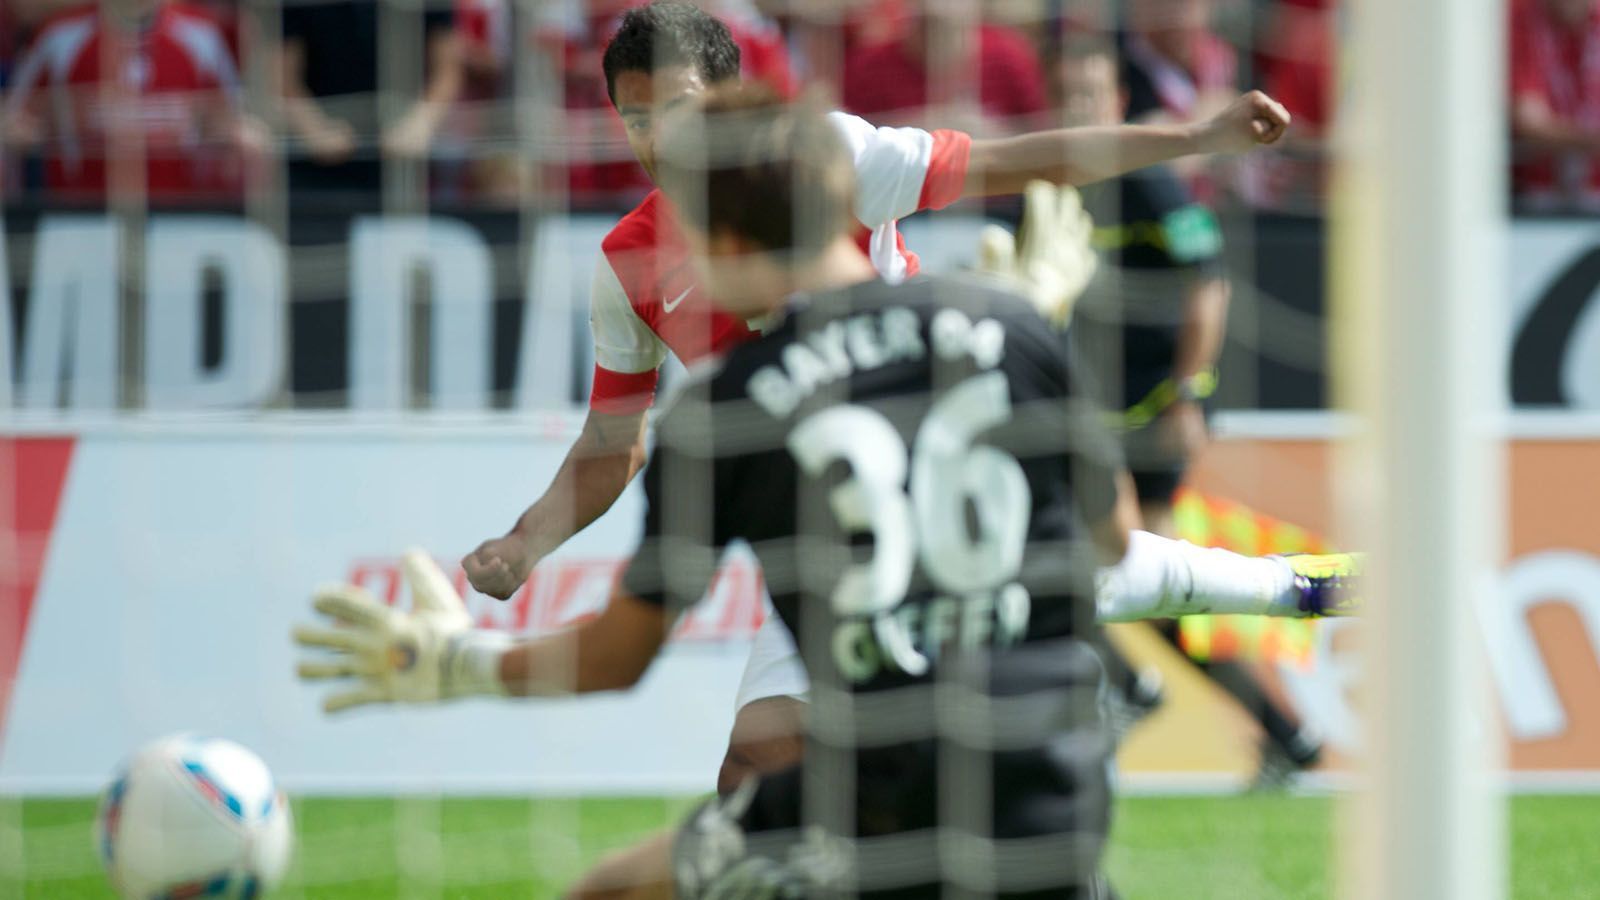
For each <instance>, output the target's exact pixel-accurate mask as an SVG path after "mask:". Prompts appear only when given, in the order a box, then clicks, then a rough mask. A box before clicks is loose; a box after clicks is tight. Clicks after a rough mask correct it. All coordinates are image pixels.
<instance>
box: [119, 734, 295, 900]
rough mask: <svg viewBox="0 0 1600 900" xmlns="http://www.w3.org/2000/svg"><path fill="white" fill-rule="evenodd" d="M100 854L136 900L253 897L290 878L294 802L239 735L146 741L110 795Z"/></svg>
mask: <svg viewBox="0 0 1600 900" xmlns="http://www.w3.org/2000/svg"><path fill="white" fill-rule="evenodd" d="M95 836H96V839H97V842H98V844H99V848H100V859H101V862H103V863H104V864H105V867H106V873H107V874H108V875H109V876H110V878H111V883H112V884H113V885H114V886H115V887H116V889H117V892H118V893H120V894H121V895H122V896H123V897H126V898H128V900H168V898H171V900H179V898H190V897H228V898H234V900H247V898H252V897H256V896H258V895H259V894H262V893H265V892H266V891H268V890H270V889H271V888H272V887H273V886H274V885H276V884H277V883H278V881H279V879H281V878H282V877H283V872H284V870H285V869H286V868H288V865H289V854H290V851H291V850H292V849H293V845H294V829H293V825H292V820H291V818H290V814H289V803H288V801H287V800H286V799H285V798H284V796H283V792H282V791H280V790H278V787H277V785H276V784H275V783H274V782H273V779H272V773H271V772H269V771H267V766H266V763H263V762H262V761H261V758H260V757H258V756H256V755H255V754H254V753H251V752H250V751H249V750H246V749H245V748H243V747H241V746H239V745H238V744H235V743H233V742H232V741H224V740H217V739H215V738H202V737H195V736H193V735H188V734H180V735H174V736H172V737H167V738H162V739H161V740H158V741H155V742H153V743H151V744H148V745H146V746H145V747H143V748H141V749H140V750H139V752H137V753H135V754H134V756H133V758H132V759H131V760H129V761H128V762H127V764H126V765H125V766H124V767H123V768H122V770H121V771H120V772H118V773H117V776H116V777H115V778H113V779H112V781H111V785H110V786H109V787H107V788H106V792H105V796H104V797H102V798H101V802H100V812H99V815H98V816H97V817H96V820H95Z"/></svg>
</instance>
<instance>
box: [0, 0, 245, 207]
mask: <svg viewBox="0 0 1600 900" xmlns="http://www.w3.org/2000/svg"><path fill="white" fill-rule="evenodd" d="M106 9H107V11H108V12H109V15H108V16H102V15H101V7H100V5H99V4H94V5H89V6H85V7H81V8H77V9H74V10H71V11H69V12H65V13H62V14H60V15H59V16H57V17H55V18H54V19H52V20H51V21H50V22H49V23H47V24H46V25H44V26H43V27H42V28H41V29H40V30H39V33H38V35H37V36H36V37H35V39H34V41H33V43H32V45H31V46H30V47H29V48H28V50H27V52H26V53H25V54H24V55H23V57H22V58H21V59H20V60H19V62H18V64H17V66H16V69H15V71H14V72H13V85H12V90H11V91H10V93H9V96H8V97H7V102H6V108H5V113H4V117H5V122H4V125H5V134H6V138H7V142H8V143H10V144H11V145H12V146H20V147H29V148H39V149H42V151H43V153H44V156H45V183H46V187H47V188H48V189H49V190H50V192H51V193H52V194H53V195H55V196H56V197H58V198H64V199H67V198H70V199H78V200H99V199H103V198H104V197H105V194H106V191H107V187H108V182H112V181H115V182H117V184H118V186H119V187H126V188H128V189H130V190H139V189H142V190H143V191H144V193H145V194H146V195H147V196H148V197H149V198H150V199H152V200H155V201H158V202H170V201H175V200H192V199H215V198H218V197H231V196H237V194H238V193H239V191H240V189H241V188H242V185H243V175H244V172H243V170H244V166H245V165H246V163H247V162H248V161H249V160H250V159H251V158H253V157H254V156H255V155H256V154H259V153H260V152H261V150H262V147H263V146H264V144H265V138H264V135H263V134H262V132H261V131H260V129H259V127H258V126H257V125H255V123H254V122H253V121H252V120H251V119H250V118H249V117H247V116H245V115H244V114H243V113H242V111H241V107H240V102H239V100H240V98H239V79H238V73H237V67H236V65H235V61H234V59H233V57H232V54H231V52H230V50H229V48H228V44H227V40H226V38H225V36H224V35H223V33H222V31H221V30H220V29H219V28H218V27H217V24H216V22H215V21H214V20H213V19H212V18H211V17H210V16H209V15H208V14H206V13H204V12H202V11H199V10H196V9H193V8H191V7H189V6H186V5H183V4H180V3H175V2H164V0H114V2H111V3H108V4H107V5H106ZM117 157H123V158H127V159H131V160H134V161H137V160H139V159H141V158H142V159H143V172H142V173H141V174H142V185H141V184H139V183H138V182H130V181H124V180H123V179H124V178H128V177H130V176H127V175H123V174H121V172H122V171H125V170H122V169H119V167H118V166H117V165H116V164H115V160H116V158H117Z"/></svg>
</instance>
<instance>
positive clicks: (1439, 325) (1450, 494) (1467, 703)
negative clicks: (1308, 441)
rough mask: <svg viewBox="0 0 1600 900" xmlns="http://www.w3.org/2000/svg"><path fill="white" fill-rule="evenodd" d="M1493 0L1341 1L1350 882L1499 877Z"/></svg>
mask: <svg viewBox="0 0 1600 900" xmlns="http://www.w3.org/2000/svg"><path fill="white" fill-rule="evenodd" d="M1504 5H1505V4H1504V0H1402V2H1395V0H1358V2H1352V3H1350V4H1347V9H1346V15H1347V16H1348V17H1349V18H1347V19H1346V21H1345V25H1346V26H1347V27H1346V28H1345V29H1344V32H1343V34H1342V35H1341V37H1342V41H1341V47H1342V50H1343V53H1344V54H1345V56H1344V58H1343V59H1342V63H1343V69H1342V73H1341V74H1342V77H1341V80H1340V81H1341V103H1342V106H1341V115H1342V117H1343V118H1342V120H1341V125H1340V133H1339V137H1338V143H1337V155H1338V157H1339V172H1338V177H1337V185H1336V189H1335V191H1334V195H1335V199H1334V246H1333V256H1332V265H1331V267H1330V271H1331V273H1332V274H1331V278H1332V282H1333V284H1332V288H1333V292H1332V296H1333V298H1334V300H1333V310H1334V315H1333V328H1334V349H1333V357H1334V360H1333V362H1334V368H1335V371H1336V373H1337V375H1336V396H1337V398H1338V401H1339V403H1340V405H1341V406H1343V407H1345V408H1347V409H1351V410H1353V411H1354V412H1355V413H1356V415H1357V420H1358V421H1359V422H1360V425H1359V426H1358V427H1357V429H1356V435H1355V436H1354V437H1353V438H1352V439H1351V440H1350V441H1349V442H1347V452H1346V453H1345V454H1344V458H1343V460H1342V468H1341V473H1340V477H1341V481H1340V483H1339V489H1340V495H1341V497H1342V498H1344V501H1345V502H1346V503H1347V504H1348V511H1349V513H1350V515H1349V516H1348V517H1347V522H1348V523H1349V526H1350V527H1349V529H1348V534H1347V535H1346V539H1347V540H1349V541H1352V542H1355V543H1356V544H1358V545H1359V546H1362V547H1367V548H1370V549H1371V550H1372V551H1373V557H1372V567H1373V572H1374V578H1373V580H1372V583H1373V589H1372V592H1371V597H1370V606H1369V610H1370V612H1369V618H1370V623H1371V624H1370V627H1369V628H1368V630H1367V634H1368V637H1367V641H1368V643H1367V646H1366V652H1367V666H1366V685H1365V689H1364V696H1363V699H1364V705H1365V708H1366V710H1367V716H1366V721H1367V725H1368V738H1369V739H1368V740H1367V742H1366V747H1365V756H1366V760H1367V766H1366V778H1365V779H1364V786H1363V789H1362V790H1361V791H1359V792H1357V794H1356V797H1355V799H1354V800H1353V802H1352V804H1350V805H1351V807H1352V808H1351V809H1349V810H1347V812H1349V813H1350V814H1349V815H1347V816H1346V817H1345V825H1346V828H1345V830H1344V832H1343V838H1344V841H1343V846H1344V856H1345V865H1344V873H1345V879H1344V882H1343V884H1342V895H1343V896H1345V897H1350V898H1357V897H1359V898H1362V900H1370V898H1396V900H1398V898H1405V900H1424V898H1439V900H1445V898H1449V900H1489V898H1496V897H1500V896H1503V895H1504V893H1505V880H1506V879H1505V871H1506V868H1505V863H1504V859H1505V842H1504V840H1503V828H1502V819H1503V813H1502V799H1501V791H1500V790H1499V789H1498V784H1497V782H1498V779H1499V778H1500V765H1499V762H1500V755H1501V753H1500V750H1499V749H1498V748H1499V744H1498V740H1497V738H1496V737H1495V736H1494V735H1495V727H1494V725H1493V721H1494V720H1493V718H1492V716H1491V715H1490V714H1489V707H1488V703H1487V698H1488V696H1489V693H1488V691H1487V690H1486V688H1487V679H1486V677H1485V673H1484V670H1485V666H1484V662H1483V660H1484V657H1483V652H1482V648H1481V646H1480V644H1479V642H1478V640H1477V638H1476V634H1477V630H1476V628H1475V623H1474V621H1473V615H1474V610H1475V609H1476V608H1477V607H1478V603H1477V601H1478V594H1479V593H1480V592H1483V591H1487V590H1489V587H1490V584H1491V583H1492V579H1493V573H1494V567H1495V565H1496V564H1497V563H1498V561H1499V558H1500V552H1499V549H1500V543H1501V542H1500V530H1501V528H1502V526H1501V519H1502V506H1503V503H1502V490H1501V484H1502V474H1501V472H1500V469H1499V467H1498V466H1497V465H1496V464H1495V463H1496V459H1497V458H1496V455H1495V452H1494V448H1495V446H1496V441H1497V439H1498V436H1497V435H1494V434H1492V433H1491V432H1492V429H1494V428H1496V427H1497V426H1498V424H1499V423H1500V422H1502V421H1503V416H1502V412H1503V409H1504V405H1505V400H1504V397H1505V390H1504V388H1503V384H1504V379H1503V375H1502V366H1501V365H1500V360H1501V356H1502V354H1501V350H1500V346H1499V344H1500V343H1503V338H1499V335H1500V334H1501V333H1503V331H1504V324H1503V322H1504V319H1505V318H1506V310H1507V308H1508V304H1507V303H1506V302H1505V300H1504V298H1503V297H1502V296H1501V294H1502V293H1503V291H1504V290H1505V288H1504V285H1505V284H1506V280H1505V278H1504V277H1503V274H1504V273H1503V272H1502V271H1501V265H1500V260H1501V258H1502V255H1503V253H1504V248H1505V231H1506V229H1505V217H1506V211H1505V210H1506V205H1507V198H1506V192H1505V166H1506V154H1505V151H1504V144H1505V142H1506V134H1507V125H1506V121H1507V120H1506V103H1505V99H1504V98H1505V95H1506V81H1505V77H1504V71H1505V65H1504V62H1503V57H1504V55H1505V46H1506V45H1505V20H1506V10H1505V8H1504Z"/></svg>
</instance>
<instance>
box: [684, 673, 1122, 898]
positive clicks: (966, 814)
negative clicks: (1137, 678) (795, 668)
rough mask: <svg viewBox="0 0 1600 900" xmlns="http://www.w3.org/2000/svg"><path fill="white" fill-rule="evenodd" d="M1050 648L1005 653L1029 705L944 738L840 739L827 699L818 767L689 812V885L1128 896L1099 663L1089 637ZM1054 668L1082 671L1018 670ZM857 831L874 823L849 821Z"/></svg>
mask: <svg viewBox="0 0 1600 900" xmlns="http://www.w3.org/2000/svg"><path fill="white" fill-rule="evenodd" d="M1064 643H1065V644H1070V645H1071V646H1070V649H1069V650H1068V651H1067V652H1062V649H1061V648H1062V646H1063V644H1064ZM1026 646H1029V647H1030V648H1031V647H1032V645H1026ZM1038 650H1039V652H1038V653H1037V654H1035V653H1027V654H1016V653H1015V651H1013V652H1011V653H1007V654H1005V656H1006V657H1009V658H1010V662H1011V663H1015V664H1016V665H1012V666H1008V665H1005V664H1002V663H1000V662H997V663H996V665H995V667H994V669H995V672H994V674H995V676H996V680H995V682H994V684H995V686H996V687H998V688H999V689H998V690H997V691H996V693H995V694H993V695H991V696H994V697H997V698H1000V699H1001V700H1002V701H1005V700H1013V699H1020V705H1017V706H1013V707H1011V708H1009V709H1006V708H1004V704H1003V703H1001V704H996V705H995V706H993V707H990V708H988V709H986V710H985V711H984V714H983V718H982V721H983V722H985V723H987V724H989V725H991V726H994V725H998V726H999V727H994V728H993V730H992V732H990V733H989V736H979V737H974V733H973V732H967V731H962V730H961V729H959V728H957V729H955V730H954V731H951V730H946V729H943V728H941V731H942V732H943V733H944V734H945V737H943V738H942V739H925V740H920V741H915V742H911V743H904V744H899V745H895V746H891V747H876V748H869V749H864V750H857V749H854V748H853V747H850V748H846V747H843V746H841V744H842V743H844V742H840V741H836V740H830V737H829V735H828V734H826V733H825V732H826V729H825V728H823V727H819V726H818V723H817V722H816V721H815V714H816V713H818V712H819V711H820V710H818V709H813V714H814V720H813V733H812V740H811V741H810V743H809V744H808V747H807V756H806V762H805V764H804V766H803V767H797V768H794V769H790V770H788V771H785V772H781V773H778V774H775V775H769V776H765V777H762V778H760V779H752V780H751V781H749V782H746V784H745V785H744V786H742V787H741V788H739V789H738V790H736V791H734V792H733V793H731V794H729V795H728V796H727V797H723V798H719V799H715V800H712V801H710V802H708V803H706V804H705V805H704V806H702V807H700V808H699V809H697V810H696V811H695V812H694V813H692V814H691V815H690V816H689V818H688V820H687V821H686V822H685V823H684V825H683V827H682V828H681V830H680V831H679V833H678V837H677V839H676V841H675V844H674V847H673V866H674V873H675V876H676V879H677V888H678V896H679V897H682V898H688V900H692V898H700V897H750V898H761V897H771V898H791V897H793V898H798V897H806V898H810V897H827V898H832V897H841V898H843V897H861V898H872V900H902V898H903V900H912V898H929V897H940V896H944V897H972V898H979V897H997V898H1008V900H1013V898H1014V900H1023V898H1041V900H1042V898H1046V897H1049V898H1058V900H1059V898H1097V900H1098V898H1106V897H1112V896H1114V895H1113V894H1112V893H1111V891H1110V888H1109V886H1108V885H1107V884H1106V882H1105V880H1104V878H1102V877H1101V875H1100V871H1099V869H1100V857H1101V853H1102V850H1103V848H1104V845H1105V838H1106V833H1107V830H1108V828H1109V826H1110V785H1109V767H1108V764H1109V758H1110V751H1111V742H1110V738H1109V735H1108V734H1107V732H1106V729H1105V728H1104V726H1103V724H1102V723H1101V721H1100V719H1099V716H1098V714H1097V712H1092V711H1091V710H1097V709H1098V703H1097V698H1096V697H1095V696H1094V693H1095V691H1096V690H1097V689H1098V685H1099V676H1098V671H1099V663H1098V661H1097V660H1096V659H1094V657H1093V654H1092V651H1089V652H1088V653H1087V656H1085V651H1087V648H1086V647H1084V646H1083V644H1082V643H1081V642H1052V643H1051V644H1049V645H1047V646H1044V647H1040V648H1038ZM1029 657H1032V658H1031V659H1030V658H1029ZM1004 668H1011V669H1013V670H1014V672H1013V674H1019V675H1020V678H1013V677H1011V675H1007V674H1003V673H1002V672H1001V670H1002V669H1004ZM1041 669H1049V670H1052V671H1051V674H1052V675H1055V674H1061V673H1063V672H1066V671H1068V670H1074V669H1075V670H1078V672H1077V674H1075V675H1074V677H1073V678H1072V679H1071V682H1070V683H1069V684H1068V685H1064V684H1062V683H1061V682H1059V681H1057V682H1056V686H1055V687H1053V688H1051V689H1049V690H1045V691H1032V690H1030V691H1028V692H1027V695H1026V697H1024V698H1019V695H1018V693H1017V692H1014V691H1008V690H1006V689H1005V687H1004V686H1002V683H1003V682H1005V681H1007V680H1011V681H1014V682H1019V681H1030V680H1033V679H1035V678H1036V677H1037V676H1038V675H1039V674H1040V670H1041ZM1077 675H1084V676H1085V679H1084V680H1080V678H1079V677H1077ZM924 698H925V699H927V701H928V702H930V703H931V702H933V701H932V699H931V698H932V693H931V692H923V693H922V694H916V693H908V694H906V695H905V696H904V697H897V698H896V699H895V701H894V702H895V703H896V704H897V706H900V707H902V708H903V707H905V706H909V705H913V704H915V703H917V702H920V699H924ZM941 702H942V701H941ZM980 704H981V698H980ZM950 721H951V719H950V715H949V712H948V710H946V712H945V718H944V720H943V722H944V723H945V724H946V725H947V724H948V723H949V722H950ZM1017 723H1021V724H1020V725H1018V727H1012V726H1013V725H1015V724H1017ZM1052 723H1053V725H1052ZM808 781H809V783H808ZM840 819H842V820H843V821H842V822H841V821H839V820H840ZM830 820H831V821H830ZM850 832H853V833H854V834H856V835H859V837H856V838H854V839H849V838H845V837H840V835H843V834H848V833H850Z"/></svg>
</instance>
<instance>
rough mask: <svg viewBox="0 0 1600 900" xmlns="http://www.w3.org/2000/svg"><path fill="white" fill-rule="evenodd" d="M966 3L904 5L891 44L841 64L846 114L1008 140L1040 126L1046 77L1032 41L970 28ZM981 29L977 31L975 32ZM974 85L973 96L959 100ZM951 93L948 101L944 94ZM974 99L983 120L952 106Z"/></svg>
mask: <svg viewBox="0 0 1600 900" xmlns="http://www.w3.org/2000/svg"><path fill="white" fill-rule="evenodd" d="M974 12H976V13H979V14H980V15H981V7H980V6H978V5H976V4H973V3H971V2H968V0H927V2H917V3H902V4H900V5H899V7H898V9H894V10H893V11H892V16H893V18H892V19H891V21H892V23H893V24H892V29H893V30H892V32H891V34H892V37H890V38H889V39H887V40H879V41H877V42H875V43H872V44H868V45H864V46H861V47H858V48H857V49H855V50H853V51H852V52H851V53H850V54H849V55H848V56H847V57H846V59H845V61H844V76H843V77H844V83H843V85H842V96H843V100H844V107H845V109H847V110H849V111H850V112H853V113H855V114H857V115H862V116H869V117H871V118H872V119H873V120H874V121H878V122H885V123H897V124H915V125H934V124H937V125H939V126H941V127H959V128H963V129H964V130H967V131H970V132H973V133H975V134H990V135H1006V134H1016V133H1021V132H1025V131H1033V130H1036V129H1038V128H1041V127H1043V123H1044V119H1045V113H1046V109H1047V102H1046V99H1045V92H1044V70H1043V69H1042V68H1041V66H1040V64H1039V55H1038V52H1037V51H1036V50H1035V48H1034V46H1033V43H1032V42H1031V41H1030V40H1029V39H1028V37H1027V35H1025V34H1024V33H1022V32H1021V31H1019V30H1018V29H1016V28H1012V27H1010V26H1007V25H1002V24H999V23H996V22H989V21H981V20H980V21H978V22H977V23H971V22H969V21H968V19H967V16H968V15H970V14H972V13H974ZM973 24H976V28H973V27H971V26H972V25H973ZM974 80H975V81H976V92H975V96H972V97H970V98H968V97H965V96H962V94H964V93H965V92H966V91H967V90H970V89H971V85H972V84H973V82H974ZM948 91H954V92H955V93H953V94H952V95H949V96H939V93H941V92H948ZM967 99H972V100H976V101H977V104H978V109H977V113H978V118H979V121H976V122H973V121H967V120H965V118H964V117H963V116H962V114H961V113H960V112H958V111H957V110H952V109H950V108H948V107H949V105H950V104H954V103H957V102H959V101H963V100H967Z"/></svg>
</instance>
